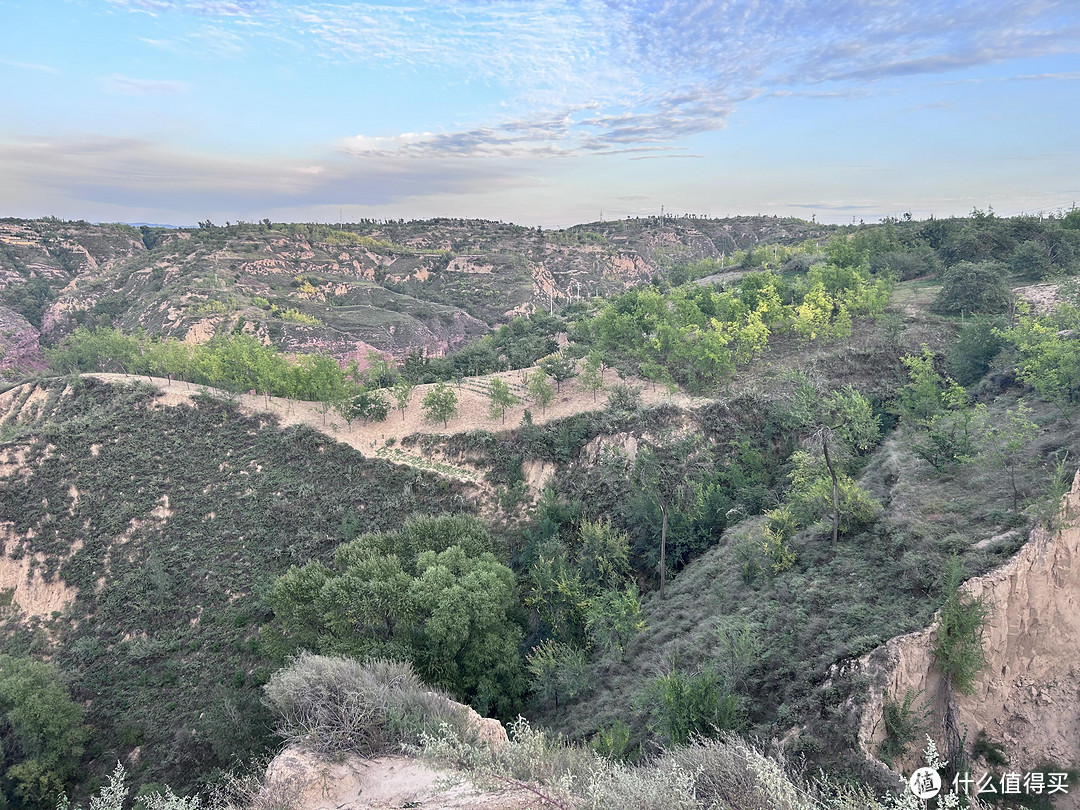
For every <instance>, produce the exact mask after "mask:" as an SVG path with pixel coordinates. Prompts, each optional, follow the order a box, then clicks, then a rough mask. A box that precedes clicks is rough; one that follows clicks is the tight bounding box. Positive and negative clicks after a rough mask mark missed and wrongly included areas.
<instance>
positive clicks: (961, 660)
mask: <svg viewBox="0 0 1080 810" xmlns="http://www.w3.org/2000/svg"><path fill="white" fill-rule="evenodd" d="M962 584H963V572H962V568H961V566H960V561H959V559H957V558H956V557H953V558H952V559H950V560H949V562H948V564H947V565H946V568H945V575H944V588H943V590H944V592H945V603H944V604H943V605H942V606H941V613H940V614H939V615H938V627H937V632H936V633H935V634H934V649H933V652H934V660H935V662H936V663H937V667H938V671H939V672H941V674H942V676H943V677H944V678H945V681H946V683H947V684H948V685H949V687H950V690H951V689H955V690H956V691H958V692H960V693H961V694H964V695H971V694H974V693H975V676H976V675H978V673H979V670H981V669H982V668H983V667H984V666H985V665H986V652H985V650H984V649H983V640H982V630H983V625H984V624H985V622H986V617H987V612H988V611H987V607H986V605H985V603H984V602H983V600H982V599H981V598H975V597H972V596H970V595H969V594H966V593H964V592H963V590H962V589H961V585H962Z"/></svg>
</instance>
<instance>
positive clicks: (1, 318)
mask: <svg viewBox="0 0 1080 810" xmlns="http://www.w3.org/2000/svg"><path fill="white" fill-rule="evenodd" d="M39 338H40V335H39V334H38V330H37V329H35V328H34V327H33V325H32V324H31V323H30V321H28V320H26V318H24V317H23V316H22V315H20V314H19V313H18V312H15V311H14V310H13V309H9V308H8V307H0V373H2V372H4V371H6V370H8V369H21V370H26V369H40V368H44V367H45V359H44V357H42V354H41V344H40V343H39V342H38V341H39Z"/></svg>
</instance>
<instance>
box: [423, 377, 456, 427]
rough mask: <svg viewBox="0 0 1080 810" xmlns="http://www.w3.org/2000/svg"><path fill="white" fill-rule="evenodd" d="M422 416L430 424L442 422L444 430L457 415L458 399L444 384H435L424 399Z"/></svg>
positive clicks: (452, 390)
mask: <svg viewBox="0 0 1080 810" xmlns="http://www.w3.org/2000/svg"><path fill="white" fill-rule="evenodd" d="M424 414H425V416H426V417H427V418H428V419H429V420H430V421H432V422H442V423H443V427H444V428H445V427H446V426H447V424H448V423H449V421H450V420H451V419H453V418H454V417H455V416H457V414H458V397H457V394H455V393H454V389H452V388H451V387H450V386H448V385H447V384H446V383H437V384H436V385H435V386H434V387H433V388H432V389H431V390H430V391H428V392H427V395H426V396H425V397H424Z"/></svg>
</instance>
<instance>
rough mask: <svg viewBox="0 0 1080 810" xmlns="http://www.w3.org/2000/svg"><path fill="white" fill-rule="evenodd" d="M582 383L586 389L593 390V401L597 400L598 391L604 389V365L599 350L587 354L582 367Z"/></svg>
mask: <svg viewBox="0 0 1080 810" xmlns="http://www.w3.org/2000/svg"><path fill="white" fill-rule="evenodd" d="M581 384H582V386H583V387H584V388H585V390H586V391H592V395H593V402H596V394H597V392H598V391H602V390H604V366H603V359H602V356H601V354H600V353H599V352H596V351H593V352H589V354H588V355H586V357H585V363H584V365H583V366H582V369H581Z"/></svg>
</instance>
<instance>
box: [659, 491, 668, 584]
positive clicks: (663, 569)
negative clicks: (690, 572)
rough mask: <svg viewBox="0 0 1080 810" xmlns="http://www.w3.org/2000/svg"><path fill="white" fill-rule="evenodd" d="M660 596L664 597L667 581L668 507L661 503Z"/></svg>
mask: <svg viewBox="0 0 1080 810" xmlns="http://www.w3.org/2000/svg"><path fill="white" fill-rule="evenodd" d="M660 514H661V515H662V516H663V520H662V521H661V523H660V598H661V599H663V598H664V585H665V584H666V583H667V507H665V506H664V505H663V504H660Z"/></svg>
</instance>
